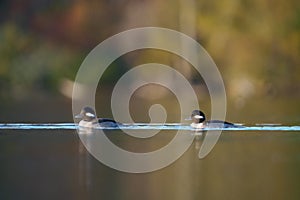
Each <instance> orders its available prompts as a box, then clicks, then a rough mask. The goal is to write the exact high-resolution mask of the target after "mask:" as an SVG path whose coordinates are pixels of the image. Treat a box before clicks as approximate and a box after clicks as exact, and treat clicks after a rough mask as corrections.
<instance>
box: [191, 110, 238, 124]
mask: <svg viewBox="0 0 300 200" xmlns="http://www.w3.org/2000/svg"><path fill="white" fill-rule="evenodd" d="M191 117H192V120H193V123H192V124H191V127H193V128H239V127H242V126H240V125H236V124H232V123H230V122H225V121H221V120H210V121H205V120H206V118H205V114H204V113H203V112H202V111H200V110H194V111H193V112H192V115H191Z"/></svg>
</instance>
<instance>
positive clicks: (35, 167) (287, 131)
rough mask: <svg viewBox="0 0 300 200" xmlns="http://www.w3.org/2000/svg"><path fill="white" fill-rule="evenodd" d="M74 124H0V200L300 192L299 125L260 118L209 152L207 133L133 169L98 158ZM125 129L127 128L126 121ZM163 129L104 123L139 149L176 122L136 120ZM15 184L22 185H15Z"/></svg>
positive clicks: (158, 142)
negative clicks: (145, 168)
mask: <svg viewBox="0 0 300 200" xmlns="http://www.w3.org/2000/svg"><path fill="white" fill-rule="evenodd" d="M76 128H77V127H76V126H75V125H74V124H72V123H63V124H1V125H0V152H1V154H0V163H1V166H0V177H1V178H0V199H251V200H252V199H299V198H300V191H299V187H300V170H299V169H300V153H299V152H300V127H299V126H283V125H255V126H249V127H247V128H242V129H236V130H230V129H226V130H225V131H223V132H222V135H221V136H220V138H219V141H218V143H217V144H216V145H215V147H214V148H213V150H212V151H211V152H210V154H209V155H208V156H207V157H205V158H204V159H198V156H197V155H198V152H199V148H200V147H201V145H202V143H203V137H202V136H200V135H199V136H197V137H196V138H195V140H194V142H193V144H192V145H191V146H190V148H189V149H188V150H187V151H186V152H185V153H184V154H183V156H182V157H180V158H179V159H178V160H177V161H175V162H174V163H173V164H171V165H169V166H168V167H165V168H163V169H161V170H158V171H155V172H151V173H144V174H130V173H124V172H119V171H116V170H114V169H111V168H109V167H107V166H105V165H103V164H102V163H100V162H98V161H97V160H96V159H95V158H94V157H93V156H91V155H90V154H89V153H88V152H87V150H86V149H85V148H84V146H83V145H82V143H81V141H80V139H79V137H78V134H77V131H76ZM123 128H124V127H123ZM127 128H128V129H139V130H141V131H143V132H146V131H147V129H150V128H151V129H159V128H160V129H162V131H160V133H159V134H157V135H155V136H154V137H152V138H147V139H141V138H132V137H130V136H126V135H125V134H124V133H123V132H122V131H121V130H117V129H116V130H104V131H105V133H106V135H107V136H108V137H109V139H110V140H111V141H113V142H114V143H115V144H117V145H120V146H122V148H124V149H128V150H132V151H135V152H147V151H153V150H155V149H157V148H160V147H162V146H164V145H165V144H167V143H168V142H169V141H170V140H172V138H173V137H174V135H175V134H176V130H177V129H180V128H181V129H182V130H183V131H187V132H192V133H193V129H191V128H190V127H189V126H180V125H179V124H165V125H159V124H152V125H150V126H149V125H147V124H137V126H127ZM16 191H17V192H16Z"/></svg>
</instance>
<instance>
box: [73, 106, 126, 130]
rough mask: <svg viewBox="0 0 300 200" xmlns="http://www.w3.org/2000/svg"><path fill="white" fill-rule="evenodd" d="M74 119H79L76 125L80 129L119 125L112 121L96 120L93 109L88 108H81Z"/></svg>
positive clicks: (105, 119)
mask: <svg viewBox="0 0 300 200" xmlns="http://www.w3.org/2000/svg"><path fill="white" fill-rule="evenodd" d="M75 118H77V119H81V120H80V122H79V124H78V125H79V126H81V127H88V128H95V127H118V126H119V125H121V123H119V122H116V121H115V120H113V119H108V118H97V116H96V113H95V111H94V109H93V108H91V107H88V106H86V107H84V108H82V110H81V112H80V114H78V115H76V116H75Z"/></svg>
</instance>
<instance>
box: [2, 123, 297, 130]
mask: <svg viewBox="0 0 300 200" xmlns="http://www.w3.org/2000/svg"><path fill="white" fill-rule="evenodd" d="M78 128H79V127H78V125H77V124H74V123H39V124H29V123H6V124H0V129H1V130H34V129H38V130H76V129H78ZM97 129H108V130H119V129H124V130H189V131H195V130H197V129H194V128H192V127H190V126H189V125H187V124H180V123H165V124H159V123H153V124H149V123H135V124H123V125H122V126H120V127H119V128H118V127H117V128H116V127H97ZM201 130H203V131H208V130H223V131H300V126H286V125H279V124H257V125H254V126H244V127H239V128H205V129H201Z"/></svg>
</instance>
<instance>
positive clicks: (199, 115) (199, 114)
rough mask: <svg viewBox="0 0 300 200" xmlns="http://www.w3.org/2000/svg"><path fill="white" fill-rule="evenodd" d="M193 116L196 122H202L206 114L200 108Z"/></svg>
mask: <svg viewBox="0 0 300 200" xmlns="http://www.w3.org/2000/svg"><path fill="white" fill-rule="evenodd" d="M191 117H192V120H193V122H194V123H202V122H204V121H205V114H204V113H203V112H202V111H200V110H194V111H193V112H192V116H191Z"/></svg>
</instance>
